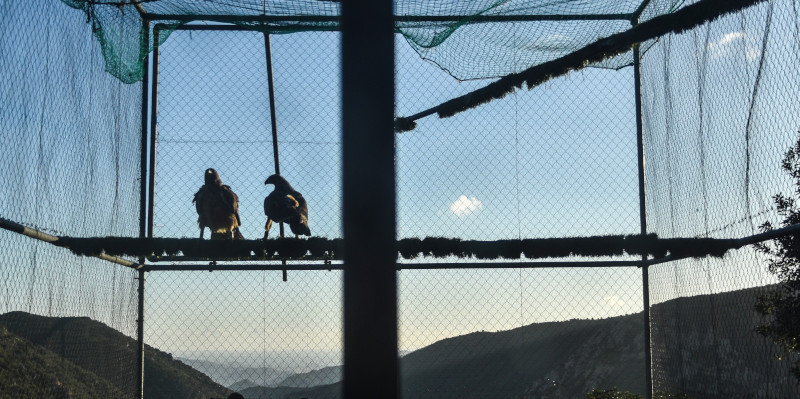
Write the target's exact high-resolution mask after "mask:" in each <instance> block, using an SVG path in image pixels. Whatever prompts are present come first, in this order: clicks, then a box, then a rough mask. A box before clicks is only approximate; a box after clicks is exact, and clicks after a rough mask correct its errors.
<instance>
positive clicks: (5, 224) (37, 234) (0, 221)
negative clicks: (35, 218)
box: [0, 218, 58, 244]
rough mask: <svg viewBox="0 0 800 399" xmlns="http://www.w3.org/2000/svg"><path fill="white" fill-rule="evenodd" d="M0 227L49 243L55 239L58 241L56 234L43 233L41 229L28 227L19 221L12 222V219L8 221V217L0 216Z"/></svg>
mask: <svg viewBox="0 0 800 399" xmlns="http://www.w3.org/2000/svg"><path fill="white" fill-rule="evenodd" d="M0 227H2V228H4V229H6V230H8V231H13V232H15V233H19V234H22V235H25V236H28V237H31V238H35V239H37V240H41V241H46V242H49V243H51V244H52V243H54V242H56V241H58V237H57V236H54V235H51V234H47V233H45V232H43V231H39V230H36V229H32V228H30V227H25V226H23V225H21V224H19V223H16V222H12V221H10V220H8V219H4V218H0Z"/></svg>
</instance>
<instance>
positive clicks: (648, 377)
mask: <svg viewBox="0 0 800 399" xmlns="http://www.w3.org/2000/svg"><path fill="white" fill-rule="evenodd" d="M640 57H641V53H640V50H639V45H638V44H636V45H635V46H634V47H633V79H634V95H635V96H636V150H637V155H638V169H639V221H640V225H641V226H640V234H641V235H642V236H644V235H645V234H647V209H646V206H647V205H646V202H645V176H644V161H645V158H644V157H645V156H644V127H643V121H642V80H641V78H642V76H641V65H640V62H639V61H640ZM646 261H647V255H646V254H645V255H642V307H643V312H642V313H643V314H644V359H645V369H646V370H645V385H646V387H647V391H646V393H645V398H646V399H651V398H652V397H653V367H652V356H651V342H650V275H649V266H648V265H647V263H646Z"/></svg>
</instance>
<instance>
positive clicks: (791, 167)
mask: <svg viewBox="0 0 800 399" xmlns="http://www.w3.org/2000/svg"><path fill="white" fill-rule="evenodd" d="M781 168H782V169H783V170H784V172H786V173H787V174H788V175H789V176H791V177H792V179H794V194H793V196H785V195H783V194H780V193H779V194H776V195H775V196H773V197H772V198H773V201H774V202H775V207H776V209H777V211H778V215H780V216H781V217H782V218H783V220H782V221H781V227H787V226H791V225H794V224H797V223H800V208H798V205H797V202H796V198H797V196H800V134H798V141H797V142H796V143H795V144H794V145H793V146H792V147H791V148H790V149H789V150H788V151H787V152H786V154H785V155H784V158H783V162H782V163H781ZM760 228H761V230H762V231H764V232H767V231H771V230H773V226H772V224H771V223H770V222H765V223H764V224H762V225H761V226H760ZM755 248H756V250H757V251H758V252H760V253H762V254H764V255H766V257H767V264H768V266H767V268H768V270H769V271H770V273H772V274H774V275H776V276H777V277H778V279H779V280H780V283H779V284H778V285H776V286H775V288H774V289H772V290H771V291H770V292H768V293H766V294H763V295H761V296H760V297H759V298H758V301H757V302H756V310H757V311H758V312H759V313H761V314H762V315H765V316H768V320H767V321H766V322H764V323H762V324H761V325H759V326H758V327H757V328H756V331H758V332H759V333H760V334H761V335H763V336H765V337H767V338H770V339H772V340H773V341H774V342H775V343H777V344H778V345H780V347H781V348H782V349H783V350H785V351H786V352H789V353H800V235H797V234H788V235H785V236H783V237H780V238H777V239H774V240H772V241H771V242H765V243H760V244H756V245H755ZM778 358H779V359H780V358H781V356H779V357H778ZM792 372H793V373H794V375H795V377H796V378H797V379H798V381H800V361H796V362H795V363H794V364H793V365H792Z"/></svg>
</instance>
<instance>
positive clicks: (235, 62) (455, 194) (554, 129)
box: [147, 31, 641, 362]
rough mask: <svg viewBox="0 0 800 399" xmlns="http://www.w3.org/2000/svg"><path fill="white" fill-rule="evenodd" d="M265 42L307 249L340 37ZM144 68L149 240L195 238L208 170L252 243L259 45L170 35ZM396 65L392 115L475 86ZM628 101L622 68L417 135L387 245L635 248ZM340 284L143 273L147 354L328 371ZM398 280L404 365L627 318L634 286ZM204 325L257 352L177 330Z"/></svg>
mask: <svg viewBox="0 0 800 399" xmlns="http://www.w3.org/2000/svg"><path fill="white" fill-rule="evenodd" d="M271 41H272V50H273V63H274V64H273V65H274V72H275V97H276V105H277V116H278V131H279V133H278V134H279V144H280V156H281V172H282V174H283V175H284V176H286V177H287V178H288V179H289V181H290V182H291V183H292V184H293V185H294V186H295V188H296V189H298V190H299V191H301V192H302V193H303V194H304V196H305V197H306V198H307V200H308V203H309V209H310V212H309V216H310V225H311V230H312V233H313V234H314V235H316V236H324V237H329V238H334V237H340V236H341V220H340V206H339V204H340V200H341V193H340V185H341V183H340V181H341V180H340V164H341V145H340V120H339V117H340V92H341V87H340V85H339V80H340V77H339V69H338V68H339V50H338V49H339V47H338V46H339V38H338V34H336V33H295V34H286V35H273V36H272V38H271ZM160 51H161V53H160V57H161V67H160V76H159V79H160V82H159V83H160V85H159V104H158V105H159V115H158V134H159V136H158V137H159V141H158V158H157V159H158V164H157V177H156V200H155V204H156V207H155V212H156V215H155V226H156V229H155V234H156V235H157V236H168V237H194V236H195V235H196V234H197V232H198V229H197V227H196V214H195V211H194V207H193V206H192V204H191V198H192V194H193V193H194V191H196V190H197V188H198V187H199V186H200V184H202V173H203V171H204V170H205V168H207V167H214V168H216V169H217V170H218V171H219V172H220V175H221V177H222V179H223V181H224V182H225V183H226V184H229V185H231V187H232V188H233V189H234V191H236V192H237V194H238V195H239V198H240V212H241V216H242V224H243V226H242V232H243V234H244V235H245V237H247V238H255V237H260V236H261V235H262V233H263V223H264V221H265V219H264V216H263V210H262V205H261V204H262V201H263V198H264V196H266V195H267V194H268V193H269V191H270V190H271V186H264V185H263V181H264V179H265V178H266V177H267V176H268V175H269V174H270V173H272V172H273V170H274V169H273V168H274V165H273V158H272V142H271V132H270V128H269V119H268V118H269V114H268V112H269V108H268V97H267V81H266V72H265V66H264V65H265V61H264V53H263V36H262V35H261V34H259V33H252V32H236V33H231V32H227V33H218V32H216V33H209V32H185V31H178V32H175V33H173V34H172V35H171V36H170V38H169V40H168V41H167V42H166V43H165V44H164V45H163V46H162V47H161V50H160ZM396 51H397V68H396V69H397V75H396V84H397V96H396V101H397V114H398V115H410V114H413V113H416V112H419V111H421V110H423V109H426V108H429V107H431V106H435V105H438V104H439V103H441V102H442V101H446V100H448V99H450V98H452V97H454V96H457V95H460V94H464V93H466V92H468V91H471V90H474V89H476V88H479V87H482V86H484V85H486V84H487V83H488V82H489V81H487V80H483V81H464V82H459V81H457V80H455V79H453V78H452V77H451V76H449V75H447V74H446V73H445V72H444V71H442V70H441V69H439V68H438V67H437V66H436V65H434V64H432V63H429V62H427V61H424V60H422V59H421V58H420V57H419V56H418V55H417V54H416V53H415V52H414V51H413V50H412V49H411V48H410V47H409V46H408V44H407V43H405V41H404V39H403V38H402V37H401V36H398V40H397V46H396ZM367 62H368V61H367ZM231 71H236V72H235V73H233V72H231ZM632 90H633V85H632V69H631V68H627V69H623V70H621V71H611V70H600V69H587V70H584V71H581V72H576V73H573V74H570V75H569V76H567V77H565V78H562V79H559V80H556V81H553V82H551V83H547V84H545V85H543V86H541V87H538V88H536V89H534V90H531V91H527V90H523V91H520V92H518V93H515V94H513V95H510V96H508V97H506V98H505V99H503V100H498V101H495V102H492V103H490V104H488V105H485V106H483V107H479V108H477V109H474V110H471V111H468V112H465V113H463V114H460V115H457V116H455V117H452V118H447V119H438V118H437V117H436V116H430V117H427V118H425V119H422V120H420V121H418V127H417V129H415V130H414V131H411V132H407V133H403V134H399V135H397V136H396V139H397V184H398V198H397V201H398V237H399V238H404V237H425V236H445V237H459V238H463V239H482V240H492V239H502V238H519V237H523V238H528V237H558V236H570V235H573V236H575V235H592V234H634V233H636V232H638V228H639V224H638V196H637V195H638V194H637V193H638V192H637V185H636V184H637V181H636V152H635V130H634V128H633V126H634V123H633V121H634V119H633V117H634V110H633V107H634V104H633V101H632V96H631V95H632ZM576 110H580V111H579V112H576ZM604 115H615V117H614V118H608V117H604ZM367 184H368V183H367ZM273 234H275V233H273ZM207 235H208V233H206V236H207ZM424 261H431V262H435V261H440V260H436V259H425V260H424ZM444 261H454V260H453V259H445V260H444ZM455 261H458V260H455ZM461 261H463V260H461ZM340 277H341V275H340V273H339V272H290V273H289V281H288V282H285V283H284V282H282V281H280V272H252V273H223V272H219V273H217V272H215V273H212V274H209V273H207V272H196V273H178V274H169V275H167V274H166V273H150V274H149V276H148V297H147V298H148V312H149V314H150V315H149V319H148V320H149V322H148V326H149V327H148V331H149V333H148V342H152V344H154V345H156V346H158V347H164V348H172V349H171V351H175V352H177V353H184V354H191V353H195V352H214V351H215V350H219V351H227V352H230V351H246V350H248V349H252V350H254V351H256V352H257V351H259V350H261V351H264V350H266V351H269V352H271V353H275V352H279V351H282V350H300V349H303V348H305V349H308V350H316V351H319V352H325V351H328V352H330V353H333V355H331V356H333V357H334V358H335V357H336V356H337V355H338V353H337V350H338V348H339V345H340V343H341V335H340V323H341V319H340V317H341V280H340ZM218 279H219V280H218ZM220 280H221V281H224V282H225V283H220ZM398 281H399V298H400V299H399V300H400V311H399V313H400V347H401V349H402V350H413V349H417V348H420V347H422V346H425V345H428V344H431V343H433V342H435V341H437V340H440V339H444V338H448V337H452V336H456V335H462V334H466V333H469V332H473V331H498V330H505V329H510V328H515V327H519V326H522V325H527V324H530V323H533V322H541V321H551V320H564V319H570V318H592V317H594V318H601V317H607V316H611V315H619V314H627V313H632V312H638V311H641V299H640V298H641V288H640V271H639V270H638V269H606V270H600V269H597V270H590V269H553V270H520V269H509V270H451V271H444V270H443V271H404V272H400V273H399V276H398ZM254 282H258V284H255V283H254ZM196 293H202V295H199V296H198V295H197V294H196ZM234 293H235V294H234ZM207 304H208V305H207ZM230 309H233V310H230ZM198 312H199V313H198ZM209 317H210V318H211V319H212V320H216V319H219V320H225V321H226V322H223V323H221V325H225V324H226V323H228V322H235V323H237V325H240V326H245V327H244V328H245V329H246V330H247V331H251V332H252V333H253V334H254V336H253V338H254V339H255V338H257V339H256V340H255V341H247V340H244V341H243V340H241V339H238V338H236V337H226V336H225V334H224V331H225V328H224V327H223V328H222V329H221V330H217V329H213V330H212V331H215V332H214V333H212V334H211V335H212V336H213V337H214V338H213V339H209V338H208V334H209V333H210V332H209V330H208V328H207V327H204V328H203V329H197V328H196V327H195V328H185V327H186V326H188V325H193V324H194V323H195V321H196V320H205V319H208V318H209ZM165 326H170V328H168V329H165V328H164V327H165ZM167 331H169V332H167ZM314 331H316V332H314ZM262 332H263V333H264V334H265V336H266V337H264V336H262V335H261V334H262ZM298 332H302V333H298ZM165 350H166V349H165ZM195 354H196V353H195ZM334 362H335V359H334Z"/></svg>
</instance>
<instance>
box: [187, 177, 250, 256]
mask: <svg viewBox="0 0 800 399" xmlns="http://www.w3.org/2000/svg"><path fill="white" fill-rule="evenodd" d="M204 179H205V184H203V185H202V186H201V187H200V189H199V190H197V192H196V193H195V194H194V199H193V200H192V202H194V206H195V209H197V224H198V225H199V226H200V239H201V240H202V239H203V231H204V230H205V228H206V227H208V229H209V230H211V239H212V240H213V239H228V240H230V239H234V238H235V239H237V240H243V239H244V237H242V233H241V232H240V231H239V226H241V225H242V222H241V219H239V197H238V196H236V193H234V192H233V190H231V188H230V186H227V185H224V184H222V179H220V178H219V174H218V173H217V171H216V170H214V169H211V168H209V169H206V173H205V175H204Z"/></svg>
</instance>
